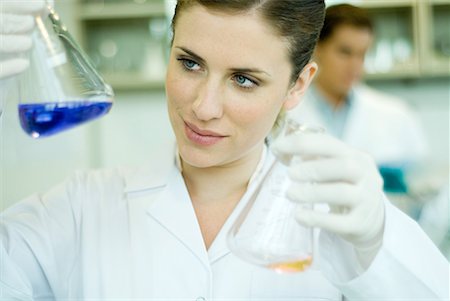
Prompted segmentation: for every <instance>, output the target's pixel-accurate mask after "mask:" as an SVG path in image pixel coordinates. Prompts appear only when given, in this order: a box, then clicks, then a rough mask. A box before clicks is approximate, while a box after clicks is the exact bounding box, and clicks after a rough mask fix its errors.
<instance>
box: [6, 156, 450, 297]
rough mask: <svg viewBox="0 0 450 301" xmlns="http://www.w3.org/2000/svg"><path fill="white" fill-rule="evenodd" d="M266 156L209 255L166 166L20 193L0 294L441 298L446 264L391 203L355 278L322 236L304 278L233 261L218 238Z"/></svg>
mask: <svg viewBox="0 0 450 301" xmlns="http://www.w3.org/2000/svg"><path fill="white" fill-rule="evenodd" d="M172 158H173V157H172ZM271 158H272V157H271V155H268V156H267V158H266V159H265V161H264V162H261V163H260V168H258V170H257V171H256V172H255V176H254V178H253V180H252V182H251V183H250V185H249V189H248V191H247V193H246V194H245V195H244V197H243V198H242V200H241V202H240V203H239V204H238V206H237V207H236V209H235V210H234V211H233V213H232V215H231V216H230V217H229V219H228V220H227V222H226V224H225V225H224V226H223V228H222V229H221V231H220V233H219V234H218V236H217V237H216V239H215V241H214V242H213V244H212V245H211V247H210V248H209V250H206V249H205V245H204V243H203V240H202V236H201V232H200V228H199V225H198V223H197V219H196V216H195V212H194V210H193V207H192V204H191V201H190V198H189V194H188V191H187V190H186V187H185V185H184V181H183V178H182V176H181V173H180V171H179V169H178V168H177V167H176V164H174V162H173V161H174V160H168V161H166V160H156V161H155V162H158V165H157V166H156V165H153V168H142V169H141V170H139V171H132V172H130V171H126V172H125V171H123V170H109V171H100V172H90V173H77V174H76V175H75V176H74V177H72V178H71V179H69V180H68V181H67V182H66V183H64V184H63V185H60V186H58V187H56V188H55V189H53V190H51V191H50V192H49V193H47V194H44V195H40V196H39V195H35V196H33V197H30V198H28V199H27V200H25V201H24V202H21V203H19V204H17V205H15V206H13V207H11V208H10V209H8V210H6V211H5V212H4V213H2V215H1V219H0V222H1V224H0V239H1V240H0V251H1V256H2V261H1V267H0V269H1V273H0V275H1V279H0V284H1V289H2V294H3V296H2V297H3V298H4V299H1V298H0V299H1V300H10V299H9V298H12V296H14V297H16V298H17V299H19V300H32V297H31V296H34V298H35V300H41V299H45V300H86V299H88V298H90V299H92V300H113V299H114V300H132V299H134V298H136V299H139V300H223V301H225V300H227V301H231V300H274V301H280V300H342V298H343V295H345V296H346V297H347V299H349V300H419V299H420V300H425V299H427V300H433V299H436V300H437V299H439V300H442V299H444V298H448V289H449V287H448V284H449V274H448V273H449V269H448V268H449V266H448V262H447V260H446V259H445V258H444V257H443V256H442V255H441V254H440V253H439V251H438V250H437V249H436V248H435V247H434V245H433V244H432V243H431V241H430V240H429V239H428V238H427V237H426V235H425V234H424V233H423V232H422V231H421V229H420V228H419V227H418V226H417V224H416V223H415V222H414V221H412V220H411V219H409V218H408V217H406V216H405V215H404V214H402V213H401V212H400V211H398V210H397V209H395V208H394V207H393V206H391V205H389V204H387V206H386V224H385V236H384V243H383V246H382V249H381V250H380V252H379V254H378V255H377V257H376V258H375V260H374V262H373V263H372V265H371V266H370V267H369V269H368V270H366V271H359V266H358V265H357V261H356V259H355V254H354V253H353V249H352V247H351V246H350V245H349V244H348V243H346V242H345V241H343V240H341V239H340V238H338V237H337V236H334V235H333V234H331V233H327V232H325V231H323V232H322V233H321V234H320V238H319V239H318V241H317V244H318V250H317V252H316V255H315V263H314V265H313V267H312V268H311V269H309V270H308V271H306V272H304V273H297V274H277V273H275V272H273V271H271V270H266V269H264V268H261V267H257V266H253V265H251V264H248V263H246V262H244V261H242V260H240V259H239V258H237V257H235V256H234V255H233V254H232V253H230V251H229V249H228V247H227V244H226V234H227V232H228V230H229V228H230V226H231V224H232V223H233V221H234V219H235V218H236V216H237V214H238V213H239V211H240V210H241V209H242V207H243V206H244V205H245V203H246V201H247V197H248V196H249V195H250V193H251V191H253V189H255V188H256V186H257V184H258V181H259V180H260V178H261V177H262V175H264V173H265V171H266V169H267V166H268V161H270V160H271ZM217 185H220V183H217Z"/></svg>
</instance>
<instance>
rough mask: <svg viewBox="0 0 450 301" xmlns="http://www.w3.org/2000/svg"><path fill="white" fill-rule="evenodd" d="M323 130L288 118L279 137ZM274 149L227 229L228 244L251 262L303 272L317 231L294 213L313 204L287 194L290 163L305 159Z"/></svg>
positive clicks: (280, 269)
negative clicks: (296, 199)
mask: <svg viewBox="0 0 450 301" xmlns="http://www.w3.org/2000/svg"><path fill="white" fill-rule="evenodd" d="M322 132H323V129H322V128H320V127H313V126H305V125H301V124H299V123H297V122H295V121H293V120H288V121H287V123H286V125H285V127H284V129H283V131H282V132H281V134H280V135H279V136H278V137H282V136H286V135H295V134H298V133H303V134H308V133H322ZM278 137H277V139H279V138H278ZM299 139H301V136H300V138H299ZM273 153H274V156H275V160H274V161H273V163H272V165H271V166H270V168H269V171H268V172H267V173H266V174H265V176H264V178H263V179H262V181H261V182H260V184H259V186H258V187H257V188H256V189H255V191H254V192H253V194H252V195H251V196H250V198H249V201H248V203H247V204H246V206H245V207H244V209H243V210H242V212H241V213H240V215H239V216H238V217H237V219H236V221H235V222H234V224H233V225H232V227H231V229H230V231H229V232H228V235H227V241H228V246H229V248H230V250H231V251H232V252H233V253H234V254H235V255H237V256H238V257H240V258H242V259H244V260H246V261H248V262H250V263H254V264H257V265H260V266H263V267H266V268H269V269H272V270H275V271H276V272H279V273H292V272H302V271H304V270H306V269H307V268H308V267H309V266H310V265H311V264H312V260H313V245H314V237H313V235H314V231H313V228H311V227H306V226H302V225H300V224H299V223H298V222H297V221H296V220H295V217H294V215H295V212H296V208H297V207H298V206H304V207H308V208H310V209H311V205H300V204H295V203H293V202H292V201H290V200H288V199H287V197H286V195H285V194H286V191H287V189H288V187H289V185H290V182H291V181H290V178H289V176H288V173H287V170H288V167H289V166H290V165H291V164H296V163H299V162H301V160H302V159H301V158H300V157H299V156H292V155H282V154H277V153H276V152H273Z"/></svg>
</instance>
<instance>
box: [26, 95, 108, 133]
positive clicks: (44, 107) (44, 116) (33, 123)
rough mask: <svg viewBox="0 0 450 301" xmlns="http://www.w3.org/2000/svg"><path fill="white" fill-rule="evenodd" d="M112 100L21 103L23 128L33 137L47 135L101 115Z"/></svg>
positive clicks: (106, 110)
mask: <svg viewBox="0 0 450 301" xmlns="http://www.w3.org/2000/svg"><path fill="white" fill-rule="evenodd" d="M111 105H112V102H109V101H102V102H92V101H68V102H48V103H31V104H20V105H19V118H20V124H21V126H22V128H23V130H24V131H25V132H26V133H27V134H28V135H30V136H31V137H33V138H41V137H47V136H51V135H54V134H57V133H59V132H61V131H65V130H67V129H70V128H73V127H75V126H77V125H79V124H82V123H85V122H87V121H90V120H92V119H95V118H98V117H101V116H103V115H105V114H106V113H108V112H109V110H110V109H111Z"/></svg>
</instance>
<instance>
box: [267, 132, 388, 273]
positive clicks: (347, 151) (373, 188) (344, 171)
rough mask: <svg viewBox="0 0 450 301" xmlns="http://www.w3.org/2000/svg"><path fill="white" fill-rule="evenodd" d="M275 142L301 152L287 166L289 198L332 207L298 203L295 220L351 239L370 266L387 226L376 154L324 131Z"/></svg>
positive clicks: (282, 149) (276, 146)
mask: <svg viewBox="0 0 450 301" xmlns="http://www.w3.org/2000/svg"><path fill="white" fill-rule="evenodd" d="M273 148H274V149H275V151H276V152H281V153H286V154H293V155H299V156H301V158H302V160H301V162H300V163H297V164H293V165H291V166H290V167H289V176H290V177H291V179H292V184H291V186H290V188H289V189H288V191H287V196H288V198H289V199H290V200H292V201H294V202H298V203H309V204H318V203H325V204H328V205H329V207H330V211H329V212H318V211H315V210H314V209H312V210H308V209H305V208H299V209H298V212H297V213H296V219H297V221H298V222H299V223H301V224H303V225H306V226H311V227H319V228H321V229H323V230H326V231H330V232H332V233H335V234H337V235H339V236H340V237H342V238H343V239H345V240H346V241H348V242H350V243H351V244H352V245H353V246H354V249H355V251H356V254H357V258H358V260H359V263H360V264H361V266H362V267H363V268H364V269H367V268H368V266H369V265H370V263H371V262H372V261H373V259H374V258H375V256H376V254H377V253H378V251H379V249H380V247H381V243H382V240H383V231H384V197H383V190H382V187H383V181H382V178H381V176H380V175H379V173H378V169H377V167H376V165H375V163H374V161H373V159H372V158H371V157H370V156H369V155H367V154H365V153H362V152H360V151H357V150H355V149H353V148H351V147H349V146H347V145H346V144H344V143H343V142H341V141H339V140H337V139H335V138H333V137H331V136H329V135H326V134H313V133H307V134H302V133H300V134H294V135H290V136H286V137H283V138H281V139H278V141H276V143H275V144H274V145H273ZM299 207H301V206H299Z"/></svg>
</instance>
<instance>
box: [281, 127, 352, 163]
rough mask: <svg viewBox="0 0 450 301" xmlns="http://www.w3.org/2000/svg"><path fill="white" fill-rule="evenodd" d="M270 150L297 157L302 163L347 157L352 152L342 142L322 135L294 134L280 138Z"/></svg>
mask: <svg viewBox="0 0 450 301" xmlns="http://www.w3.org/2000/svg"><path fill="white" fill-rule="evenodd" d="M272 150H273V151H274V152H275V153H287V154H292V155H298V156H300V157H301V158H302V159H303V160H304V161H307V160H311V159H315V158H317V157H339V156H348V155H349V153H353V152H354V151H353V149H351V148H350V147H348V146H347V145H346V144H344V143H343V142H342V141H340V140H338V139H336V138H334V137H331V136H330V135H327V134H322V133H296V134H292V135H288V136H286V137H281V138H280V139H277V140H276V141H275V142H274V144H273V145H272Z"/></svg>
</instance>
